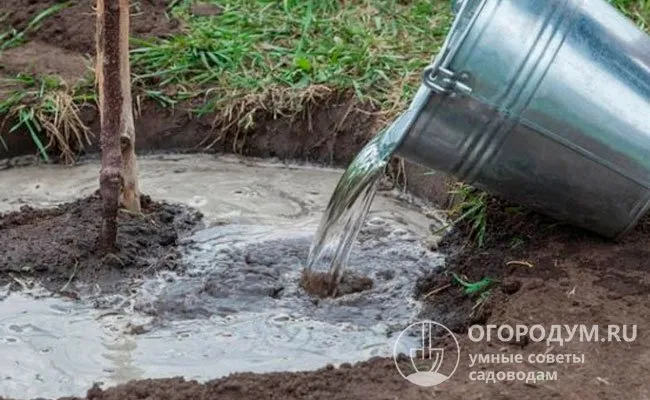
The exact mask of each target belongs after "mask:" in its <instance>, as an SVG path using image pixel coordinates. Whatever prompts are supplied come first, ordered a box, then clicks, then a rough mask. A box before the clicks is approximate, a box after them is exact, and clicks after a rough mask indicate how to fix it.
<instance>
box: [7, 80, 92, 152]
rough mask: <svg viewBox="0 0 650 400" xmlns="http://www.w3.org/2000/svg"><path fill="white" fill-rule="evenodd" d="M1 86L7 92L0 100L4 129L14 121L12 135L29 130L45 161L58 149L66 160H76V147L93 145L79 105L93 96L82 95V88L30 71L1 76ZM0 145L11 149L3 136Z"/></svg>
mask: <svg viewBox="0 0 650 400" xmlns="http://www.w3.org/2000/svg"><path fill="white" fill-rule="evenodd" d="M0 89H2V90H1V91H2V92H6V93H7V94H6V95H4V96H3V97H2V99H1V100H0V116H3V120H2V121H1V123H0V128H2V127H3V126H5V124H7V123H12V125H11V127H10V129H9V133H10V134H11V133H16V132H18V131H26V132H28V133H29V135H30V136H31V138H32V140H33V142H34V144H35V145H36V147H37V149H38V152H39V154H40V155H41V157H42V158H43V159H44V160H46V161H49V157H48V150H50V149H52V148H54V149H56V150H57V151H58V152H59V153H60V154H61V156H62V158H63V159H64V161H66V162H67V163H72V162H73V161H74V158H75V152H76V150H79V149H83V148H84V145H85V144H90V135H91V133H90V130H89V129H88V127H87V126H86V125H84V123H83V122H82V121H81V119H80V116H79V105H78V104H84V103H85V102H87V101H89V100H90V99H91V98H90V97H89V96H88V95H83V94H78V93H77V91H78V90H79V89H76V88H72V89H71V88H69V87H67V86H66V85H65V84H64V83H63V82H62V81H61V80H59V79H58V78H57V77H53V76H41V77H35V76H32V75H27V74H19V75H18V76H17V77H16V78H12V79H0ZM81 92H85V90H81ZM0 130H1V129H0ZM43 136H44V137H45V138H46V139H47V142H46V143H43V141H42V140H41V137H43ZM0 145H2V146H4V147H5V149H6V150H8V149H7V143H6V141H5V140H4V139H3V138H2V136H0Z"/></svg>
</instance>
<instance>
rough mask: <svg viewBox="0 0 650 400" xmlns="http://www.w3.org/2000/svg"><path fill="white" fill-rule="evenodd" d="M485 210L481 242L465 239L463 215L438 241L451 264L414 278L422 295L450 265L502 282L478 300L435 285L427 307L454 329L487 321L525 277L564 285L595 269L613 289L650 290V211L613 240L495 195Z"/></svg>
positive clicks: (468, 225)
mask: <svg viewBox="0 0 650 400" xmlns="http://www.w3.org/2000/svg"><path fill="white" fill-rule="evenodd" d="M486 215H487V229H486V235H485V237H486V241H485V243H484V245H483V246H478V245H477V244H476V242H475V241H472V240H470V239H468V238H469V237H470V236H471V234H472V222H469V221H467V222H461V223H460V224H458V226H457V227H456V230H455V231H454V232H452V233H451V234H449V235H447V236H446V237H445V238H444V239H443V241H442V243H441V244H440V246H441V249H444V250H445V251H446V252H449V253H450V254H451V256H450V257H449V258H448V267H447V268H446V269H445V270H444V271H437V272H435V273H434V274H432V275H431V276H429V277H428V278H427V279H425V280H423V281H422V282H420V283H419V285H418V294H419V295H420V296H426V295H427V294H429V293H431V292H432V291H436V289H439V288H441V287H445V286H446V285H448V284H449V283H451V282H452V279H451V275H450V272H454V273H456V274H458V275H459V276H462V277H464V278H466V280H467V281H470V282H477V281H480V280H482V279H484V278H488V279H491V280H492V281H496V282H497V284H499V283H501V284H499V285H498V286H499V288H500V289H498V290H496V291H494V292H493V294H494V296H490V297H488V298H487V301H486V302H485V303H484V304H480V302H479V304H478V305H477V301H478V299H477V298H476V297H472V296H467V295H465V294H464V292H463V291H462V290H457V289H455V288H453V287H452V288H450V290H442V291H440V292H436V295H435V300H434V301H432V302H430V303H429V307H428V309H427V311H426V314H428V315H436V316H439V319H440V320H441V321H440V322H442V323H443V324H447V326H448V327H450V328H451V329H453V330H455V331H456V332H464V331H465V330H466V329H467V327H468V326H469V325H470V324H474V323H484V322H485V321H486V320H487V319H488V317H489V316H490V314H491V313H492V311H493V310H492V309H493V308H494V307H496V309H497V310H499V309H502V308H503V307H504V305H503V302H504V301H507V298H508V296H509V295H512V294H513V293H515V292H517V291H518V290H519V288H520V287H521V286H522V285H521V282H522V280H530V279H539V280H543V281H545V282H546V284H558V285H562V286H566V285H568V284H569V283H568V282H570V281H571V275H572V273H573V272H576V271H584V272H585V273H589V274H591V275H592V276H593V278H594V280H593V283H594V284H595V285H597V286H600V287H602V288H604V289H607V290H609V291H611V294H610V297H617V298H622V297H626V296H637V295H644V294H645V295H647V294H648V293H650V281H649V280H648V279H647V278H646V276H647V274H645V273H644V272H647V267H648V264H647V260H648V259H649V257H650V248H648V243H649V242H650V216H648V217H646V218H645V219H644V220H642V221H641V222H640V223H639V224H638V225H637V226H636V228H635V229H634V230H633V231H632V232H630V233H629V234H628V235H627V236H625V237H623V238H622V239H621V240H620V241H618V242H613V241H611V240H607V239H604V238H602V237H600V236H597V235H595V234H592V233H590V232H587V231H584V230H582V229H579V228H575V227H572V226H568V225H565V224H563V223H561V222H558V221H556V220H554V219H552V218H549V217H546V216H544V215H540V214H538V213H535V212H533V211H527V210H525V209H523V208H522V207H520V206H517V205H515V204H510V203H507V202H504V201H501V200H499V199H497V198H491V199H490V200H489V201H488V203H487V210H486ZM574 270H575V271H574ZM569 289H571V288H569ZM614 309H615V307H614Z"/></svg>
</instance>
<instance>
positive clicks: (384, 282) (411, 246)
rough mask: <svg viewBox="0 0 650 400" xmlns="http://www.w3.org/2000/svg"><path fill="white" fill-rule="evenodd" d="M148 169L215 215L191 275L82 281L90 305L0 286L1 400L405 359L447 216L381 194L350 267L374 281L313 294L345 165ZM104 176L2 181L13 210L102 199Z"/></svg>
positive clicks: (191, 247) (199, 162)
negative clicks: (420, 284)
mask: <svg viewBox="0 0 650 400" xmlns="http://www.w3.org/2000/svg"><path fill="white" fill-rule="evenodd" d="M61 169H66V171H61ZM140 169H141V181H142V182H141V184H142V190H143V192H145V193H147V194H149V195H151V196H152V197H154V198H157V199H164V200H168V201H174V202H183V203H187V204H190V205H192V206H194V207H197V208H199V209H200V210H201V211H202V212H203V213H204V214H205V215H206V219H207V226H206V227H205V229H203V230H201V231H199V232H196V233H195V234H193V235H192V236H190V237H187V238H184V248H185V250H184V253H185V255H184V259H185V261H187V265H188V267H187V269H186V270H184V271H183V272H182V273H178V274H177V273H172V272H169V271H160V272H159V273H157V275H155V276H152V277H149V278H146V279H142V280H137V281H131V282H125V286H128V287H129V288H130V294H123V295H112V296H105V295H102V294H101V288H97V287H94V286H93V285H92V284H88V283H83V282H73V283H72V284H73V285H77V289H78V290H80V291H82V292H83V293H85V295H84V296H83V298H82V300H79V301H71V300H67V299H62V298H57V297H53V296H51V295H50V294H48V293H45V292H44V291H41V290H38V285H37V282H36V284H35V285H34V286H32V285H30V287H35V289H31V290H27V291H22V292H11V293H9V292H6V291H5V293H3V292H0V299H2V300H1V301H0V344H1V345H2V348H3V351H2V355H3V357H1V358H0V395H2V396H10V397H16V398H33V397H56V396H64V395H81V394H84V393H85V391H86V390H87V389H88V387H89V386H90V385H91V384H92V383H93V382H102V383H103V386H110V385H115V384H118V383H122V382H126V381H129V380H132V379H141V378H158V377H171V376H185V377H186V378H189V379H197V380H201V381H204V380H208V379H212V378H217V377H220V376H224V375H227V374H229V373H232V372H243V371H252V372H267V371H280V370H309V369H315V368H320V367H322V366H324V365H326V364H340V363H344V362H355V361H359V360H363V359H367V358H369V357H372V356H387V355H391V354H392V347H393V344H394V342H393V340H394V339H395V337H396V336H397V334H399V330H400V329H401V328H402V327H404V326H405V325H407V324H408V322H409V321H411V320H412V319H413V318H414V316H415V315H416V313H417V311H418V307H419V305H418V303H417V302H415V301H414V300H413V299H412V293H413V285H414V284H415V282H416V281H417V279H418V277H420V276H422V275H424V274H425V273H426V272H428V271H430V270H431V269H432V268H436V267H437V266H439V265H441V264H442V262H443V260H442V257H441V256H440V255H439V254H436V253H433V252H430V251H428V250H426V249H425V247H424V239H425V238H426V237H427V235H428V232H429V225H430V224H432V223H434V224H435V223H436V221H432V220H429V219H426V218H425V217H423V216H422V214H421V212H420V210H419V208H418V207H417V206H414V205H413V204H409V203H406V202H404V201H402V200H399V199H398V198H397V197H398V196H396V195H395V194H394V193H385V192H384V193H381V192H380V194H378V195H377V197H376V199H375V201H374V203H373V206H372V208H371V211H370V214H369V216H368V219H367V221H366V223H365V224H364V225H363V227H362V229H361V231H360V233H359V236H358V238H357V241H356V244H355V246H354V248H353V250H352V254H351V256H350V260H349V262H348V268H347V270H348V271H353V272H354V273H355V274H359V275H362V276H364V277H365V278H369V279H370V281H372V285H370V286H369V285H366V286H363V287H361V288H360V289H358V291H356V292H355V293H351V294H346V295H344V296H340V297H337V298H335V299H318V300H317V299H313V298H311V297H309V296H306V295H305V294H304V292H303V290H302V289H301V288H300V286H299V280H300V273H301V270H302V268H303V267H304V263H305V261H306V259H307V255H308V251H309V245H310V242H311V240H312V239H313V235H314V232H315V231H316V229H317V227H318V222H319V220H320V217H321V214H322V212H323V210H324V208H325V206H326V204H327V200H328V198H329V195H330V193H331V192H332V190H333V188H334V186H335V185H336V183H337V181H338V179H339V177H340V176H341V172H342V171H340V170H335V169H331V170H329V169H320V168H313V167H308V166H285V165H282V164H275V163H263V162H253V161H250V160H248V161H245V162H242V161H240V160H238V159H236V158H219V159H217V158H214V157H211V156H157V157H143V158H142V160H141V166H140ZM98 170H99V166H98V164H96V163H94V162H86V163H84V164H82V165H79V166H76V167H73V168H65V167H30V168H21V169H15V170H10V171H4V172H3V173H2V179H3V183H6V184H8V185H10V186H9V187H14V188H16V189H17V190H15V191H14V192H12V194H11V195H10V196H8V195H6V194H4V195H3V196H2V197H4V198H0V210H1V211H6V210H9V209H16V208H18V207H20V206H21V205H22V204H30V205H35V206H49V205H52V204H54V203H57V202H63V201H68V200H72V199H73V198H75V197H78V196H82V195H86V194H89V193H91V192H92V191H94V190H95V188H96V186H97V182H98V179H97V172H98ZM62 176H65V178H66V179H65V180H62V179H61V177H62ZM361 289H363V290H361Z"/></svg>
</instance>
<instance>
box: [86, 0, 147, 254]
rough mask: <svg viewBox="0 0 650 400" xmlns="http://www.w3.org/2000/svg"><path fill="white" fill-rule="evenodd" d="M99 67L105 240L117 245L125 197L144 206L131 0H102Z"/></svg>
mask: <svg viewBox="0 0 650 400" xmlns="http://www.w3.org/2000/svg"><path fill="white" fill-rule="evenodd" d="M96 28H97V37H96V45H97V48H96V52H97V67H96V71H95V73H96V79H97V87H98V91H99V111H100V112H99V114H100V123H101V138H100V141H101V150H102V168H101V171H100V177H99V186H100V194H101V197H102V201H103V222H102V228H101V234H100V243H101V245H102V246H103V247H104V248H105V249H106V250H107V251H112V250H114V249H115V248H116V240H117V213H118V207H119V205H120V203H121V204H122V205H123V206H124V207H125V208H127V209H129V210H132V211H140V192H139V188H138V179H137V174H138V172H137V163H136V158H135V127H134V123H133V108H132V98H131V73H130V66H129V0H97V27H96Z"/></svg>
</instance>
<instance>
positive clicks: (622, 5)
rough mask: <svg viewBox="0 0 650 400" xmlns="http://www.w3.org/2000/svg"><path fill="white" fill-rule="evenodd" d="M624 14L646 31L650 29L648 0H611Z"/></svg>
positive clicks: (649, 4)
mask: <svg viewBox="0 0 650 400" xmlns="http://www.w3.org/2000/svg"><path fill="white" fill-rule="evenodd" d="M611 3H612V4H613V5H614V6H616V8H618V9H619V10H620V11H621V12H622V13H623V14H625V16H627V17H628V18H630V19H631V20H632V21H634V22H635V23H636V24H637V25H638V26H639V27H640V28H641V29H643V30H645V31H646V32H647V31H648V29H650V0H611Z"/></svg>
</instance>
